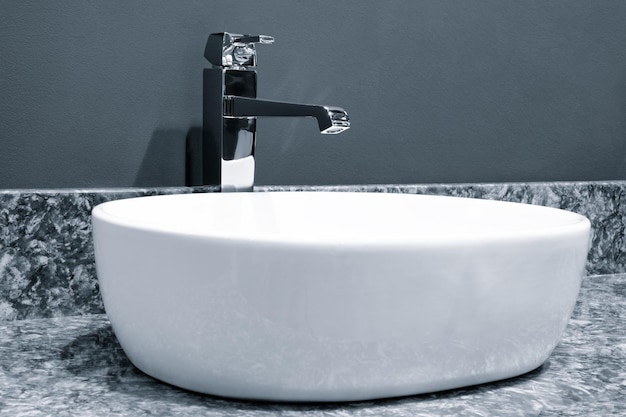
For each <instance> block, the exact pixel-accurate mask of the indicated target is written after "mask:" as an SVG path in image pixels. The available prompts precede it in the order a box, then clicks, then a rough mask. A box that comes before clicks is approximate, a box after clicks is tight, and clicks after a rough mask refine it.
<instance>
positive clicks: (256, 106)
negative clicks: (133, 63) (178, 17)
mask: <svg viewBox="0 0 626 417" xmlns="http://www.w3.org/2000/svg"><path fill="white" fill-rule="evenodd" d="M273 42H274V38H272V37H270V36H264V35H259V36H251V35H237V34H232V33H214V34H211V35H210V36H209V39H208V41H207V45H206V49H205V54H204V55H205V57H206V58H207V59H208V60H209V62H211V63H212V64H213V65H214V68H210V69H205V70H204V91H203V93H204V94H203V96H204V97H203V103H204V104H203V140H202V141H203V173H202V178H203V183H204V185H220V186H221V190H222V191H251V190H252V187H253V185H254V166H255V164H254V148H255V142H256V118H257V117H315V118H316V119H317V123H318V125H319V129H320V132H321V133H323V134H336V133H341V132H343V131H344V130H346V129H348V128H350V119H349V118H348V114H347V113H346V111H345V110H344V109H342V108H340V107H332V106H319V105H309V104H296V103H285V102H279V101H270V100H261V99H257V98H256V91H257V88H256V87H257V81H256V71H254V70H253V69H252V68H254V67H255V66H256V46H255V43H266V44H268V43H273Z"/></svg>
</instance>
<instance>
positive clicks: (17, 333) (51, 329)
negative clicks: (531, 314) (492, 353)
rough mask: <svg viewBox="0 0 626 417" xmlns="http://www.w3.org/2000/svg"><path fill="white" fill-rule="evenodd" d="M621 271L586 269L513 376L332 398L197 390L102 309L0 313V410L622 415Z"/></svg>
mask: <svg viewBox="0 0 626 417" xmlns="http://www.w3.org/2000/svg"><path fill="white" fill-rule="evenodd" d="M625 322H626V275H604V276H594V277H587V278H585V279H584V280H583V287H582V290H581V293H580V296H579V300H578V303H577V305H576V309H575V311H574V314H573V317H572V319H571V320H570V323H569V325H568V327H567V329H566V331H565V334H564V336H563V338H562V342H561V343H560V344H559V345H558V346H557V348H556V349H555V351H554V352H553V354H552V355H551V357H550V358H549V359H548V361H547V362H546V363H545V364H544V365H543V366H542V367H540V368H539V369H536V370H535V371H532V372H530V373H528V374H526V375H522V376H521V377H517V378H512V379H509V380H505V381H501V382H496V383H490V384H484V385H479V386H474V387H468V388H464V389H457V390H452V391H445V392H441V393H434V394H429V395H418V396H412V397H403V398H392V399H385V400H378V401H367V402H355V403H335V404H289V403H263V402H248V401H235V400H228V399H223V398H217V397H212V396H208V395H199V394H195V393H191V392H188V391H184V390H180V389H177V388H175V387H172V386H169V385H167V384H164V383H161V382H158V381H156V380H154V379H152V378H150V377H148V376H146V375H144V374H143V373H141V372H140V371H138V370H137V369H136V368H135V367H134V366H133V365H132V364H131V363H130V362H129V361H128V359H127V358H126V356H125V355H124V353H123V352H122V350H121V348H120V346H119V344H118V343H117V341H116V339H115V336H114V335H113V333H112V330H111V326H110V324H109V322H108V321H107V319H106V317H105V316H104V315H83V316H73V317H62V318H49V319H32V320H16V321H6V322H4V323H0V416H2V417H4V416H7V417H8V416H11V417H19V416H116V415H117V416H154V415H158V416H181V417H184V416H194V417H196V416H268V417H269V416H300V417H305V416H311V417H313V416H319V417H321V416H333V417H350V416H355V417H357V416H503V417H506V416H585V417H588V416H617V415H626V325H625Z"/></svg>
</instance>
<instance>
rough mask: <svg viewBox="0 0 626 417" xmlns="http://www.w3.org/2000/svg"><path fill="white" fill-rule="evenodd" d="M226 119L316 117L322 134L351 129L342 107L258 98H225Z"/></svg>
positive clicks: (346, 114)
mask: <svg viewBox="0 0 626 417" xmlns="http://www.w3.org/2000/svg"><path fill="white" fill-rule="evenodd" d="M224 116H225V117H315V118H316V119H317V124H318V126H319V129H320V132H321V133H323V134H337V133H341V132H343V131H344V130H347V129H349V128H350V119H349V117H348V113H347V112H346V111H345V110H344V109H342V108H341V107H331V106H318V105H312V104H296V103H286V102H281V101H271V100H261V99H256V98H248V97H239V96H225V97H224Z"/></svg>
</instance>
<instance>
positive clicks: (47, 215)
mask: <svg viewBox="0 0 626 417" xmlns="http://www.w3.org/2000/svg"><path fill="white" fill-rule="evenodd" d="M272 190H289V191H299V190H309V191H311V190H316V191H324V190H326V191H370V192H396V193H399V192H401V193H419V194H437V195H452V196H463V197H474V198H488V199H497V200H506V201H516V202H525V203H531V204H541V205H546V206H551V207H560V208H564V209H567V210H571V211H575V212H578V213H581V214H583V215H585V216H587V217H588V218H589V219H590V220H591V222H592V227H593V229H594V237H593V247H592V250H591V252H590V254H589V259H588V264H587V273H588V274H589V275H598V274H613V273H622V272H626V250H625V248H624V245H625V242H624V227H625V222H626V216H625V214H626V213H625V211H626V204H623V203H624V194H625V191H626V182H590V183H569V182H566V183H529V184H516V183H514V184H436V185H362V186H335V187H333V186H318V187H312V186H308V187H289V186H287V187H285V186H280V187H257V188H256V191H272ZM211 191H216V190H215V189H213V188H200V189H192V188H186V187H180V188H158V189H108V190H68V189H64V190H47V191H43V190H13V191H12V190H6V191H0V321H3V320H18V319H27V318H45V317H59V316H65V315H78V314H98V313H102V312H103V311H104V310H103V306H102V302H101V299H100V295H99V292H98V284H97V279H96V275H95V267H94V258H93V248H92V242H91V229H90V213H91V209H92V208H93V207H94V206H95V205H96V204H98V203H101V202H104V201H109V200H114V199H120V198H129V197H135V196H142V195H154V194H172V193H190V192H211Z"/></svg>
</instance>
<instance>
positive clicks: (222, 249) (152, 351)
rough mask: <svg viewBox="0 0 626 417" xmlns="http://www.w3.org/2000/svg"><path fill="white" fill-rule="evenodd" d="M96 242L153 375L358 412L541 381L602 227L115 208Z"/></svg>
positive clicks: (408, 212) (519, 220)
mask: <svg viewBox="0 0 626 417" xmlns="http://www.w3.org/2000/svg"><path fill="white" fill-rule="evenodd" d="M93 233H94V243H95V251H96V263H97V272H98V278H99V282H100V289H101V292H102V297H103V300H104V305H105V308H106V312H107V314H108V317H109V318H110V320H111V324H112V326H113V330H114V332H115V334H116V336H117V338H118V340H119V342H120V343H121V345H122V347H123V349H124V351H125V352H126V354H127V355H128V357H129V359H130V360H131V361H132V363H133V364H135V365H136V366H137V367H138V368H139V369H141V370H142V371H144V372H145V373H147V374H149V375H151V376H153V377H155V378H158V379H160V380H163V381H166V382H168V383H170V384H173V385H176V386H179V387H183V388H187V389H190V390H194V391H199V392H203V393H209V394H216V395H221V396H227V397H236V398H247V399H264V400H285V401H344V400H362V399H372V398H380V397H391V396H400V395H409V394H416V393H425V392H432V391H437V390H444V389H448V388H455V387H461V386H466V385H472V384H478V383H483V382H488V381H494V380H498V379H502V378H508V377H512V376H516V375H520V374H523V373H526V372H528V371H531V370H532V369H534V368H536V367H538V366H540V365H541V364H542V363H543V362H544V361H545V360H546V359H547V358H548V357H549V355H550V353H551V352H552V350H553V349H554V347H555V346H556V344H557V343H558V341H559V338H560V335H561V333H562V331H563V329H564V328H565V326H566V324H567V321H568V319H569V316H570V314H571V312H572V309H573V307H574V304H575V301H576V297H577V294H578V291H579V288H580V282H581V277H582V274H583V270H584V265H585V258H586V255H587V250H588V246H589V236H590V226H589V221H588V220H587V219H586V218H585V217H583V216H580V215H578V214H574V213H570V212H566V211H562V210H557V209H551V208H546V207H539V206H530V205H524V204H514V203H505V202H495V201H485V200H474V199H463V198H453V197H436V196H418V195H402V194H370V193H324V192H285V193H282V192H273V193H208V194H186V195H170V196H158V197H142V198H135V199H128V200H118V201H112V202H108V203H104V204H101V205H99V206H97V207H96V208H95V209H94V210H93Z"/></svg>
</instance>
